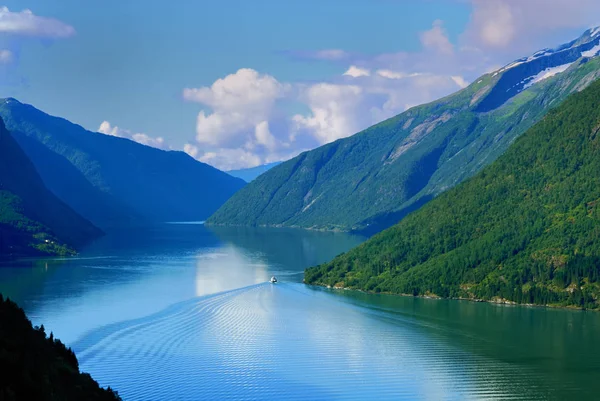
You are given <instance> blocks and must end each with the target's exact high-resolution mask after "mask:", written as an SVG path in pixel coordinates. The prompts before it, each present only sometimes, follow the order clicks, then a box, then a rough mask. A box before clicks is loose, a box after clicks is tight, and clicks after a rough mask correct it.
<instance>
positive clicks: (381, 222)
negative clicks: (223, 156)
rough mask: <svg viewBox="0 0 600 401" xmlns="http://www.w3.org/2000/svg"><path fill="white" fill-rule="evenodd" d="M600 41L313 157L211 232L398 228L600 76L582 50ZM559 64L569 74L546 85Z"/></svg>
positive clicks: (281, 171)
mask: <svg viewBox="0 0 600 401" xmlns="http://www.w3.org/2000/svg"><path fill="white" fill-rule="evenodd" d="M599 39H600V37H594V38H593V41H592V42H590V41H589V40H590V37H589V33H586V34H584V36H582V38H580V39H579V40H578V41H574V42H572V43H569V44H567V45H565V46H567V47H566V48H565V46H563V47H561V48H559V49H557V50H556V51H553V52H552V51H550V50H548V51H547V53H543V55H540V56H539V57H538V56H532V57H530V58H526V59H524V60H521V61H517V62H515V63H512V64H511V65H509V66H507V67H505V68H503V69H501V70H499V71H497V72H495V73H490V74H487V75H485V76H483V77H481V79H479V80H477V81H475V82H474V83H473V84H471V85H470V86H469V87H467V88H465V89H463V90H461V91H459V92H457V93H455V94H453V95H451V96H448V97H446V98H443V99H440V100H438V101H435V102H433V103H430V104H426V105H423V106H418V107H415V108H412V109H410V110H408V111H406V112H404V113H402V114H400V115H398V116H396V117H394V118H392V119H389V120H387V121H384V122H382V123H380V124H377V125H375V126H373V127H371V128H369V129H367V130H365V131H363V132H361V133H358V134H356V135H354V136H352V137H349V138H344V139H341V140H338V141H336V142H334V143H330V144H328V145H325V146H322V147H320V148H317V149H315V150H312V151H309V152H306V153H303V154H301V155H299V156H298V157H296V158H294V159H292V160H290V161H287V162H285V163H282V164H281V165H279V166H276V167H274V168H273V169H271V170H269V171H268V172H266V173H265V174H263V175H261V176H260V177H258V178H257V179H256V180H254V181H253V182H252V183H250V184H249V185H247V186H246V187H245V188H243V189H242V190H241V191H239V192H238V193H237V194H235V195H234V196H233V197H232V198H231V199H230V200H229V201H228V202H227V203H225V205H223V206H222V207H221V208H220V209H219V210H218V211H217V212H216V213H215V214H214V215H213V216H211V218H210V219H209V220H208V223H209V224H215V225H258V226H263V225H265V226H291V227H303V228H313V229H330V230H364V231H366V232H371V233H372V232H377V231H380V230H381V229H383V228H385V227H389V226H391V225H393V224H394V223H396V222H398V221H399V220H400V219H401V218H402V217H403V216H404V215H406V214H407V213H408V212H410V211H412V210H415V209H417V208H418V207H420V206H421V205H423V204H424V203H426V202H427V201H429V200H430V199H432V198H433V197H435V196H437V195H438V194H439V193H441V192H443V191H445V190H446V189H448V188H451V187H453V186H454V185H456V184H457V183H459V182H461V181H462V180H464V179H465V178H468V177H470V176H472V175H473V174H475V173H476V172H477V171H479V170H480V169H481V168H482V167H484V166H485V165H487V164H489V163H490V162H492V161H493V160H495V159H496V158H497V157H498V156H499V155H500V154H502V153H503V152H504V151H505V150H506V148H508V146H509V145H510V144H511V143H512V142H513V141H514V140H515V138H517V137H518V136H519V135H521V134H522V133H523V132H524V131H525V130H527V129H528V128H529V127H530V126H532V125H533V124H534V123H535V122H537V121H539V120H540V119H541V118H542V117H543V116H544V115H545V113H547V112H548V110H549V109H551V108H552V107H555V106H557V105H559V104H560V103H561V102H562V101H563V100H564V99H565V97H566V96H568V95H569V94H570V93H573V92H576V91H579V90H581V89H583V88H585V87H586V86H587V85H589V84H590V83H591V82H593V81H594V80H595V79H596V78H597V77H598V76H600V68H599V66H600V63H599V60H598V58H589V57H582V56H581V54H590V53H589V52H591V51H593V50H588V53H585V52H584V53H581V51H582V48H581V47H577V46H584V47H583V49H587V48H588V47H589V46H591V45H595V43H596V42H597V41H598V40H599ZM582 43H583V44H582ZM561 49H562V50H561ZM539 54H542V53H539ZM575 59H576V60H575ZM573 60H575V61H573ZM556 65H558V67H556V68H558V69H559V70H561V71H563V70H564V72H562V73H559V74H557V75H554V76H553V77H551V78H547V79H544V80H541V81H539V82H538V81H537V80H538V79H539V74H545V73H547V74H548V75H551V73H552V71H553V70H552V69H551V68H550V67H553V66H556ZM549 68H550V69H549ZM553 68H554V67H553ZM507 88H508V89H507Z"/></svg>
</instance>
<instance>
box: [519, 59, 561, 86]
mask: <svg viewBox="0 0 600 401" xmlns="http://www.w3.org/2000/svg"><path fill="white" fill-rule="evenodd" d="M571 64H573V63H567V64H563V65H559V66H556V67H551V68H546V69H545V70H543V71H540V72H539V73H538V74H536V75H534V76H532V77H530V78H529V79H528V80H529V82H527V83H526V84H525V86H523V90H525V89H527V88H529V87H530V86H532V85H534V84H537V83H538V82H540V81H543V80H544V79H547V78H550V77H553V76H555V75H556V74H560V73H561V72H565V71H566V70H567V68H569V67H570V66H571Z"/></svg>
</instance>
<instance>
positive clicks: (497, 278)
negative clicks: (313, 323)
mask: <svg viewBox="0 0 600 401" xmlns="http://www.w3.org/2000/svg"><path fill="white" fill-rule="evenodd" d="M598 238H600V81H598V82H595V83H594V84H592V85H591V86H590V87H589V88H587V89H586V90H584V91H583V92H581V93H577V94H573V95H572V96H570V97H569V98H568V99H567V100H566V101H565V102H564V103H563V104H562V105H561V106H559V107H557V108H556V109H554V110H552V111H551V112H549V113H548V115H547V116H546V117H545V118H544V119H543V120H542V121H540V122H539V123H538V124H536V125H535V126H534V127H532V128H531V129H529V130H528V131H527V132H526V133H525V134H524V135H523V136H522V137H520V138H518V139H517V140H516V141H515V142H514V143H513V144H512V145H511V146H510V148H509V149H508V150H507V151H506V153H504V154H503V155H502V156H501V157H499V158H498V159H497V160H496V161H495V162H493V163H492V164H491V165H490V166H488V167H486V168H484V169H483V170H482V171H481V172H479V173H478V174H477V175H475V176H474V177H473V178H472V179H469V180H467V181H465V182H463V183H462V184H460V185H458V186H456V187H455V188H453V189H452V190H449V191H447V192H446V193H444V194H442V195H440V196H439V197H438V198H436V199H434V200H432V201H431V202H429V203H428V204H427V205H425V206H424V207H423V208H421V209H420V210H418V211H416V212H414V213H412V214H411V215H410V216H408V217H406V218H405V219H404V220H402V221H401V222H400V223H398V224H396V225H395V226H394V227H392V228H389V229H387V230H385V231H383V232H381V233H379V234H377V235H376V236H374V237H373V238H371V239H370V240H369V241H367V242H365V243H363V244H362V245H360V246H358V247H357V248H354V249H353V250H351V251H349V252H347V253H346V254H343V255H340V256H338V257H336V258H335V259H334V260H333V261H331V262H329V263H325V264H323V265H321V266H318V267H315V268H312V269H308V270H307V271H306V273H305V280H306V282H308V283H315V284H322V285H329V286H334V287H350V288H357V289H362V290H367V291H374V292H391V293H399V294H411V295H428V296H440V297H453V298H470V299H485V300H494V301H501V302H506V301H509V302H516V303H527V304H532V303H534V304H543V305H560V306H576V307H581V308H590V309H597V308H599V307H600V301H599V300H600V241H598Z"/></svg>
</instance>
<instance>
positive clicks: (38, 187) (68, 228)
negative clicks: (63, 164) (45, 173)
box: [0, 119, 102, 257]
mask: <svg viewBox="0 0 600 401" xmlns="http://www.w3.org/2000/svg"><path fill="white" fill-rule="evenodd" d="M100 235H102V232H101V231H100V230H99V229H98V228H96V227H95V226H94V225H92V223H90V222H89V221H87V220H85V219H84V218H83V217H81V216H80V215H78V214H77V213H76V212H75V211H73V210H72V209H71V208H70V207H69V206H67V205H66V204H65V203H63V202H62V201H61V200H59V199H58V198H57V197H56V196H55V195H54V194H53V193H52V192H50V191H49V190H48V189H47V188H46V187H45V186H44V183H43V182H42V179H41V178H40V176H39V175H38V173H37V171H36V169H35V167H34V166H33V164H32V163H31V161H30V160H29V159H28V158H27V156H26V155H25V153H24V152H23V150H22V149H21V148H20V147H19V145H18V144H17V142H16V141H15V140H14V139H13V137H12V136H11V134H10V133H9V132H8V131H7V129H6V127H5V126H4V122H3V121H2V119H0V256H3V257H4V256H7V255H35V254H44V253H47V254H70V253H73V252H74V250H73V248H79V247H80V246H82V245H84V244H85V243H86V242H88V241H90V240H92V239H94V238H96V237H98V236H100Z"/></svg>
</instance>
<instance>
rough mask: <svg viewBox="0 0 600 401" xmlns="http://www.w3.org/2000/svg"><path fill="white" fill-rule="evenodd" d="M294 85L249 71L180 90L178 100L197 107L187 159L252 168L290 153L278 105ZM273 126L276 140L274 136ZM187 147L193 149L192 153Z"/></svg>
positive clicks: (220, 165)
mask: <svg viewBox="0 0 600 401" xmlns="http://www.w3.org/2000/svg"><path fill="white" fill-rule="evenodd" d="M293 90H294V88H293V85H291V84H288V83H281V82H279V81H278V80H277V79H275V78H274V77H272V76H271V75H268V74H261V73H259V72H258V71H255V70H253V69H250V68H242V69H240V70H238V71H237V72H235V73H233V74H230V75H227V76H226V77H224V78H220V79H218V80H216V81H215V82H214V83H213V84H212V85H210V86H205V87H200V88H185V89H184V90H183V98H184V99H185V100H187V101H190V102H197V103H200V104H201V105H202V106H204V107H205V109H203V110H200V112H199V113H198V116H197V118H196V138H195V139H196V144H197V145H199V146H197V147H196V146H195V145H190V146H189V147H188V151H187V153H188V154H190V155H191V156H192V157H194V158H196V159H198V160H200V161H203V162H206V163H210V164H213V165H214V166H216V167H218V168H221V169H231V168H243V167H254V166H258V165H260V164H263V163H267V162H269V161H273V160H271V159H273V158H275V160H280V159H278V157H283V155H284V154H287V153H289V151H290V150H289V147H290V143H289V138H290V136H289V134H288V130H287V126H288V125H289V124H290V123H289V122H286V121H285V118H283V117H282V114H281V113H280V112H279V110H278V108H277V103H278V102H279V101H281V100H284V99H289V98H290V97H291V95H292V92H293ZM273 124H275V126H277V135H275V134H274V133H273ZM191 146H194V147H193V148H192V147H191Z"/></svg>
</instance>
